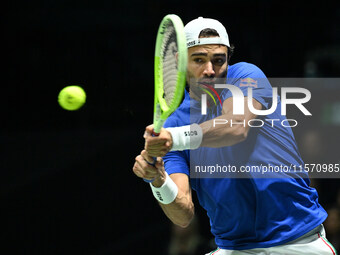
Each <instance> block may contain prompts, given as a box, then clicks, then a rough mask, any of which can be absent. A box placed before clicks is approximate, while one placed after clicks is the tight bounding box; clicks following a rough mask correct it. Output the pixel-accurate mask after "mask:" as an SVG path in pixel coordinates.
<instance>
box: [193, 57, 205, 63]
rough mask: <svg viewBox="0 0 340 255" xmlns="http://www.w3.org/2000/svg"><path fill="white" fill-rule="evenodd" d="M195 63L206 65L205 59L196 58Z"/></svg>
mask: <svg viewBox="0 0 340 255" xmlns="http://www.w3.org/2000/svg"><path fill="white" fill-rule="evenodd" d="M194 62H195V63H197V64H202V63H204V59H203V58H194Z"/></svg>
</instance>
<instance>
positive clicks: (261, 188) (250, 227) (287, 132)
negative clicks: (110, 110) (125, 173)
mask: <svg viewBox="0 0 340 255" xmlns="http://www.w3.org/2000/svg"><path fill="white" fill-rule="evenodd" d="M227 83H228V84H232V85H235V86H237V87H238V88H239V89H241V91H242V92H243V94H244V96H247V91H248V90H247V89H248V87H252V94H253V95H252V96H253V98H254V99H256V100H257V101H258V102H260V103H261V104H262V106H263V109H270V108H271V106H272V102H273V98H272V87H271V85H270V83H269V81H268V80H267V79H266V76H265V75H264V73H263V72H262V71H261V70H260V69H259V68H258V67H256V66H255V65H252V64H249V63H245V62H241V63H236V64H234V65H231V66H229V69H228V74H227ZM231 96H232V93H231V91H230V90H228V89H223V90H222V92H221V93H220V97H221V100H222V101H224V100H226V99H227V98H229V97H231ZM221 114H222V108H221V106H220V105H217V106H214V107H213V108H209V109H208V113H207V114H206V115H202V114H201V105H200V102H197V101H194V100H193V99H190V96H189V93H188V92H187V91H186V92H185V98H184V100H183V102H182V104H181V105H180V106H179V108H178V109H177V110H176V111H175V112H174V113H173V114H172V115H171V116H170V117H169V118H168V120H167V121H166V123H165V125H164V126H165V127H178V126H184V125H188V124H192V123H202V122H204V121H207V120H210V119H213V118H215V117H217V116H220V115H221ZM256 118H257V119H261V120H262V121H263V122H260V124H261V123H262V124H261V125H259V124H258V123H257V124H255V122H254V123H253V125H259V126H261V127H252V128H250V131H249V133H248V137H247V139H246V140H245V141H243V142H240V143H238V144H236V145H233V146H227V147H221V148H207V147H201V148H198V149H196V150H191V151H189V150H186V151H173V152H169V153H168V154H167V155H166V156H165V157H164V162H165V170H166V171H167V172H168V174H172V173H184V174H187V175H188V176H189V177H190V184H191V187H192V189H193V190H195V191H196V193H197V197H198V200H199V203H200V204H201V206H202V207H203V208H204V209H205V210H206V211H207V215H208V217H209V219H210V225H211V232H212V234H213V235H214V236H215V241H216V244H217V246H218V247H219V248H222V249H231V250H243V249H252V248H265V247H271V246H276V245H280V244H284V243H287V242H289V241H292V240H294V239H297V238H299V237H300V236H302V235H304V234H306V233H307V232H309V231H311V230H312V229H314V228H315V227H317V226H318V225H320V224H321V223H322V222H323V221H324V220H325V219H326V217H327V213H326V211H325V210H324V209H323V208H322V207H321V205H320V204H319V203H318V194H317V192H316V190H315V189H314V188H311V187H309V184H310V181H309V179H308V175H307V174H306V173H304V172H301V173H300V172H294V171H289V172H283V171H281V172H280V173H275V174H270V173H266V175H263V173H258V172H246V173H244V172H243V173H241V174H240V173H222V175H214V174H210V173H205V174H203V175H197V173H196V172H195V171H196V170H197V169H203V166H215V167H216V166H219V167H220V168H221V167H223V166H228V165H229V166H233V167H234V169H238V170H239V169H241V167H246V166H247V167H251V166H258V167H261V166H268V165H271V166H276V167H280V166H284V167H287V168H289V167H291V166H292V165H295V166H300V165H303V161H302V159H301V156H300V154H299V152H298V149H297V145H296V142H295V138H294V135H293V133H292V130H291V128H290V127H287V123H286V125H285V126H283V125H281V121H284V120H286V118H285V116H282V115H281V103H280V98H279V97H278V107H277V108H276V110H275V111H274V112H273V113H271V114H269V115H267V116H258V117H256ZM266 119H272V120H273V119H275V122H274V125H273V122H272V121H266ZM198 177H201V178H198ZM221 177H223V178H221ZM238 177H239V178H238ZM263 177H265V178H263Z"/></svg>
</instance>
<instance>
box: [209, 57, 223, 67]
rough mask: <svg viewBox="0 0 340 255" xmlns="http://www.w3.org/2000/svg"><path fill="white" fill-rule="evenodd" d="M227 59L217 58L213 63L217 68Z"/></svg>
mask: <svg viewBox="0 0 340 255" xmlns="http://www.w3.org/2000/svg"><path fill="white" fill-rule="evenodd" d="M225 61H226V59H225V58H215V59H213V60H212V63H213V64H214V65H217V66H222V65H223V64H224V63H225Z"/></svg>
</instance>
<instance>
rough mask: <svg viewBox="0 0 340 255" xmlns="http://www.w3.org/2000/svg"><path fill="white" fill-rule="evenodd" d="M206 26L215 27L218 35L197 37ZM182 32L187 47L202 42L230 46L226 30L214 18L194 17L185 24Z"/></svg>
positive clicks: (202, 43) (201, 43)
mask: <svg viewBox="0 0 340 255" xmlns="http://www.w3.org/2000/svg"><path fill="white" fill-rule="evenodd" d="M206 28H211V29H215V30H216V31H217V33H218V34H219V37H208V38H199V34H200V33H201V31H202V30H203V29H206ZM184 32H185V36H186V39H187V47H188V48H190V47H193V46H197V45H204V44H222V45H225V46H228V47H230V44H229V36H228V33H227V30H226V29H225V27H224V26H223V25H222V24H221V22H219V21H218V20H215V19H208V18H203V17H199V18H197V19H194V20H192V21H190V22H189V23H188V24H186V25H185V27H184Z"/></svg>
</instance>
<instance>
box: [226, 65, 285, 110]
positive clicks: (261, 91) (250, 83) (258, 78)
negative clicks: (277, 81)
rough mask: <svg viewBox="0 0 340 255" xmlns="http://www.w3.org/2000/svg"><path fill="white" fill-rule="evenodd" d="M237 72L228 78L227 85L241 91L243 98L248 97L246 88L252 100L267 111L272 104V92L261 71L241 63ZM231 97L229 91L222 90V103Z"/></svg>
mask: <svg viewBox="0 0 340 255" xmlns="http://www.w3.org/2000/svg"><path fill="white" fill-rule="evenodd" d="M240 64H241V63H240ZM237 70H238V71H237V72H234V73H233V76H232V77H228V79H227V84H231V85H234V86H236V87H238V88H239V89H241V91H242V92H243V95H244V97H247V96H248V88H251V89H252V96H253V98H254V99H256V100H257V101H258V102H259V103H261V104H262V105H263V107H264V108H265V109H269V108H270V107H271V105H272V102H273V91H272V86H271V84H270V83H269V81H268V79H267V77H266V76H265V74H264V73H263V72H262V71H261V69H260V68H258V67H257V66H255V65H253V64H249V63H242V65H240V67H239V68H237ZM232 96H233V95H232V93H231V91H230V90H229V89H224V90H223V91H222V93H221V98H222V100H223V101H225V100H226V99H228V98H229V97H232ZM278 100H279V98H278Z"/></svg>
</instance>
